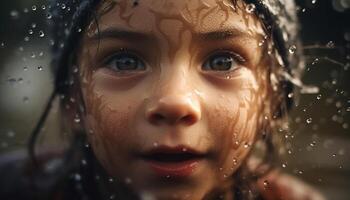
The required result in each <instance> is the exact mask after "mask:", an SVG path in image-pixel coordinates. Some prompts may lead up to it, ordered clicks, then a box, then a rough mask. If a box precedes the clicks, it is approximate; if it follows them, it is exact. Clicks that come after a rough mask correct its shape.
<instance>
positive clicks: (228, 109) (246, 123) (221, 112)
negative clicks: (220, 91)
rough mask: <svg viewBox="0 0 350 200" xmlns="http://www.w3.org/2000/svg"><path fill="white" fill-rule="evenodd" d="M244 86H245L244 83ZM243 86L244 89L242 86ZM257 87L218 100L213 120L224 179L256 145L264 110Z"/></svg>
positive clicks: (218, 166) (212, 125)
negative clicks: (260, 114)
mask: <svg viewBox="0 0 350 200" xmlns="http://www.w3.org/2000/svg"><path fill="white" fill-rule="evenodd" d="M243 85H244V83H243ZM243 85H242V86H243ZM258 91H259V90H258V89H257V88H254V87H246V88H245V89H243V87H242V88H241V90H239V91H236V92H235V94H231V95H227V97H221V98H220V100H218V101H216V102H217V104H216V105H215V106H214V107H215V109H214V111H213V112H211V113H213V114H212V115H211V116H210V119H215V120H213V121H211V123H210V127H212V129H211V133H212V134H213V135H214V138H215V142H216V146H217V151H218V152H219V153H218V162H217V164H218V165H217V166H216V167H217V169H219V172H221V175H222V177H229V175H232V174H233V173H234V171H235V170H236V169H237V168H238V167H239V166H240V164H241V163H242V162H243V161H244V160H245V158H246V157H247V155H248V153H249V152H250V149H251V147H252V145H253V143H254V140H255V137H256V133H257V125H258V124H257V121H258V116H259V113H260V107H261V105H260V104H261V94H260V93H259V92H258Z"/></svg>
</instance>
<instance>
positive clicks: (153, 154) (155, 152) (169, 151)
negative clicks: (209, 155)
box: [141, 145, 205, 161]
mask: <svg viewBox="0 0 350 200" xmlns="http://www.w3.org/2000/svg"><path fill="white" fill-rule="evenodd" d="M203 156H205V153H203V152H201V151H198V150H196V149H194V148H191V147H188V146H186V145H178V146H174V147H170V146H165V145H159V146H157V147H154V148H152V149H150V150H148V151H145V152H144V153H142V154H141V157H142V158H143V159H146V160H158V161H181V160H186V159H195V158H201V157H203Z"/></svg>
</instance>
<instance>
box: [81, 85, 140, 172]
mask: <svg viewBox="0 0 350 200" xmlns="http://www.w3.org/2000/svg"><path fill="white" fill-rule="evenodd" d="M96 90H97V89H90V90H86V92H85V97H86V98H85V99H86V110H87V116H86V122H87V130H88V131H87V132H88V140H89V142H90V144H91V146H92V148H93V151H94V153H95V154H96V157H97V159H98V160H99V161H100V162H101V164H102V165H103V166H104V167H105V168H106V169H107V170H108V171H109V172H110V174H114V173H113V172H116V171H117V170H116V167H118V166H120V163H121V160H122V161H123V162H124V163H126V162H127V160H128V159H127V154H126V149H127V146H126V142H125V141H128V143H127V144H128V145H130V144H132V143H133V140H132V138H134V137H133V136H132V134H130V131H129V129H128V127H130V126H129V125H128V123H129V121H130V118H132V110H131V109H130V108H131V107H130V105H129V104H131V102H130V101H122V100H123V99H120V98H117V97H116V96H114V95H113V94H107V93H105V92H100V93H98V92H96ZM117 100H118V101H117ZM115 155H118V156H115Z"/></svg>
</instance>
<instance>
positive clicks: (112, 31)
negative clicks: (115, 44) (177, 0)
mask: <svg viewBox="0 0 350 200" xmlns="http://www.w3.org/2000/svg"><path fill="white" fill-rule="evenodd" d="M238 36H244V37H251V36H250V35H249V34H247V33H246V32H244V31H242V30H241V29H238V28H235V27H233V28H227V29H222V30H215V31H209V32H195V33H194V38H199V39H200V40H214V41H215V40H227V39H230V38H233V37H238ZM102 39H125V40H131V41H132V40H154V39H155V37H154V36H153V35H152V34H150V33H146V32H137V31H132V30H124V29H118V28H107V29H105V30H102V31H98V32H97V33H95V34H94V35H92V36H91V37H89V40H102Z"/></svg>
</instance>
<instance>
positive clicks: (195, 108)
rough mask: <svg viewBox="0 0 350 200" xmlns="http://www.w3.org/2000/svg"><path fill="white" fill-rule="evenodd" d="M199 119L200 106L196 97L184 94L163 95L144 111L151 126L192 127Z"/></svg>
mask: <svg viewBox="0 0 350 200" xmlns="http://www.w3.org/2000/svg"><path fill="white" fill-rule="evenodd" d="M200 117H201V111H200V105H199V102H198V101H197V100H196V97H195V96H194V95H193V94H192V95H190V94H189V95H185V94H172V95H165V96H162V97H160V98H158V99H157V100H155V101H154V103H153V104H152V105H150V106H149V107H148V108H147V110H146V118H147V120H148V121H149V122H150V123H151V124H155V125H159V124H168V125H177V124H182V125H188V126H189V125H193V124H195V123H196V122H197V121H199V119H200Z"/></svg>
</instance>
